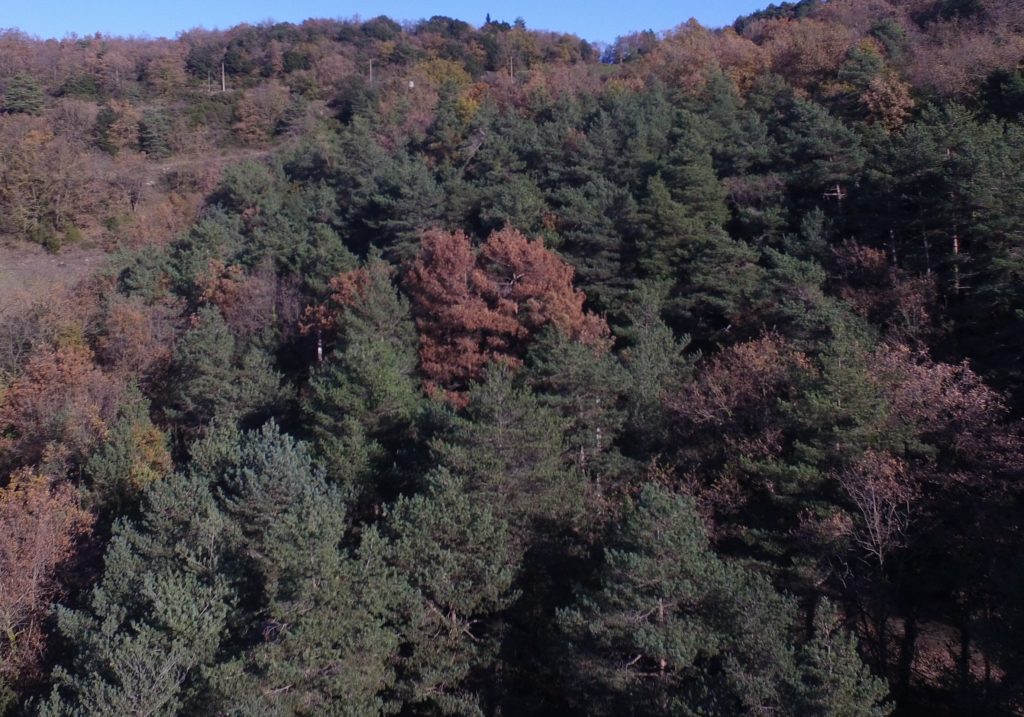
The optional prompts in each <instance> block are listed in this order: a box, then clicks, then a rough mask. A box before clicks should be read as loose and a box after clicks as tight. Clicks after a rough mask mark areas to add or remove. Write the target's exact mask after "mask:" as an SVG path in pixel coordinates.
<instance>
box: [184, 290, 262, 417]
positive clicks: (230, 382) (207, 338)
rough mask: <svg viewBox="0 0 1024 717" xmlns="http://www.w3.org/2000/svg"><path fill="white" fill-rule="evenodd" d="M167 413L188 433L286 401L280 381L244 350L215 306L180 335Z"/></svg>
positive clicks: (255, 353) (254, 352) (256, 353)
mask: <svg viewBox="0 0 1024 717" xmlns="http://www.w3.org/2000/svg"><path fill="white" fill-rule="evenodd" d="M171 375H172V376H173V381H172V385H171V388H170V392H169V393H170V395H169V397H168V402H167V410H168V412H169V413H170V415H171V416H173V417H174V418H175V420H177V421H178V422H179V425H181V426H182V427H183V428H185V429H186V430H192V429H196V428H200V427H202V426H205V425H206V424H208V423H209V422H210V421H211V420H213V419H214V418H220V419H224V420H237V419H241V418H244V417H247V416H250V415H251V414H253V413H256V412H259V411H263V410H267V409H269V408H270V407H271V406H272V405H274V404H275V402H277V401H278V400H279V399H280V397H281V389H280V385H281V377H280V374H278V373H277V372H276V371H275V370H274V368H273V364H272V362H271V361H270V359H269V357H268V356H266V355H265V354H264V353H263V352H262V351H260V350H259V349H258V348H256V347H254V346H249V347H240V346H238V345H237V342H236V340H235V337H234V336H233V335H232V333H231V330H230V329H229V328H228V326H227V324H226V323H225V322H224V318H223V317H222V316H221V313H220V311H218V310H217V308H216V307H211V306H207V307H203V308H202V309H200V310H199V312H198V313H197V314H196V316H195V326H194V327H193V328H191V329H190V330H189V331H187V332H186V333H185V335H184V336H182V337H181V341H180V342H179V343H178V346H177V348H176V350H175V355H174V361H173V364H172V368H171Z"/></svg>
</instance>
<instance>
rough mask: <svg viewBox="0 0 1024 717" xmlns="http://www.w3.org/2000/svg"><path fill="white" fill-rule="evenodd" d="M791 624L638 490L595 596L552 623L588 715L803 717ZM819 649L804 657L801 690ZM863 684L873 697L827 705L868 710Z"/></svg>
mask: <svg viewBox="0 0 1024 717" xmlns="http://www.w3.org/2000/svg"><path fill="white" fill-rule="evenodd" d="M794 614H795V606H794V604H793V603H792V601H790V600H789V599H787V598H785V597H783V596H781V595H779V594H778V593H776V592H775V591H774V589H773V588H772V587H771V585H770V584H769V583H768V582H767V581H766V580H764V578H762V577H761V576H759V575H757V574H756V573H753V572H751V571H748V570H745V569H744V568H742V567H740V566H739V565H736V564H733V563H728V562H724V561H722V560H721V559H720V558H718V557H716V556H715V555H714V554H713V553H712V552H711V550H710V548H709V546H708V541H707V537H706V536H705V534H704V528H703V526H702V525H701V523H700V520H699V519H698V517H697V514H696V512H695V510H694V507H693V504H692V502H691V501H689V500H688V499H686V498H683V497H680V496H673V495H671V494H669V493H667V492H665V491H664V490H663V489H660V488H655V487H651V486H649V487H647V488H645V489H644V491H643V492H642V494H641V495H640V496H639V498H638V500H637V502H636V504H635V505H634V506H632V507H631V508H629V510H628V512H627V515H626V517H625V518H624V520H623V522H622V524H621V526H620V527H619V528H618V529H617V530H616V532H615V534H614V535H613V536H612V538H611V540H610V542H609V545H608V547H607V548H606V550H605V554H604V560H603V562H602V564H601V566H600V568H599V573H598V576H597V581H596V586H595V588H594V589H592V590H588V591H585V592H583V593H582V594H581V595H580V596H579V597H578V598H577V603H576V605H575V606H574V607H572V608H568V609H565V610H562V611H561V612H560V613H559V623H560V625H561V628H562V630H563V632H564V634H565V637H566V640H567V641H568V644H569V646H570V651H571V655H572V659H571V660H569V661H568V662H567V663H566V664H565V668H566V669H567V670H569V671H570V672H571V674H572V678H571V680H572V684H574V685H575V686H576V688H577V689H578V690H580V692H579V693H578V694H577V695H576V696H575V699H576V701H577V704H578V705H579V707H580V709H581V711H585V712H586V713H588V714H638V715H639V714H679V715H716V714H721V715H737V714H757V713H758V711H760V710H763V709H765V708H766V707H770V708H771V709H773V710H774V711H777V712H778V713H780V714H794V715H796V714H809V713H808V712H805V711H803V710H802V709H799V708H798V707H797V705H794V704H792V702H791V701H790V699H789V695H788V692H789V689H790V685H791V684H793V681H794V679H796V675H797V668H796V659H795V657H794V651H793V648H792V647H791V646H790V645H791V637H790V635H791V634H792V629H793V617H794ZM844 647H845V645H844ZM846 649H847V650H848V648H846ZM821 650H822V647H819V646H817V645H815V646H812V647H811V648H810V653H809V654H810V657H809V660H810V661H812V667H811V668H809V669H808V673H809V675H810V677H809V678H808V679H811V678H813V677H816V676H817V675H816V673H815V672H814V668H815V667H816V665H814V663H813V661H814V660H815V659H818V660H820V659H822V657H823V656H822V655H820V652H821ZM825 659H828V658H825ZM839 659H844V660H847V662H845V663H844V664H842V666H841V668H840V669H841V670H842V679H843V680H846V679H849V680H852V681H855V682H857V683H859V682H860V681H863V680H864V676H863V666H862V665H861V664H860V663H859V661H858V660H857V659H856V657H855V655H854V656H853V659H852V660H850V655H849V652H845V653H844V654H843V657H842V658H839ZM837 666H838V665H837V663H836V662H834V661H833V662H832V663H831V664H830V667H837ZM834 679H837V680H838V679H840V678H839V676H838V675H835V676H834ZM867 683H868V685H870V686H871V687H873V688H875V689H870V688H869V689H864V690H863V694H862V693H861V692H860V691H859V690H851V692H852V694H851V695H849V697H848V696H847V695H845V694H844V695H842V696H837V701H838V700H839V699H842V698H847V699H850V700H851V701H853V704H854V705H855V707H856V709H857V710H862V709H864V708H870V707H872V706H873V704H874V703H875V702H876V701H877V700H878V699H879V697H880V695H879V693H878V690H877V687H876V686H875V684H874V683H873V682H871V681H870V679H868V681H867ZM815 713H817V714H836V715H839V714H855V713H863V712H857V711H854V712H844V711H842V710H834V711H818V712H815ZM879 714H882V713H881V712H880V713H879Z"/></svg>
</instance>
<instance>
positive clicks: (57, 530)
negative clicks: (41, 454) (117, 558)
mask: <svg viewBox="0 0 1024 717" xmlns="http://www.w3.org/2000/svg"><path fill="white" fill-rule="evenodd" d="M91 526H92V516H91V515H89V513H87V512H86V511H84V510H82V508H81V507H80V506H79V504H78V495H77V493H76V492H75V490H74V488H72V487H71V486H70V485H68V484H66V483H61V484H55V483H52V482H51V481H50V480H49V479H48V478H45V477H42V476H35V475H32V474H30V473H21V474H17V475H15V476H13V477H12V478H11V481H10V483H9V484H8V486H7V487H6V488H0V682H6V683H8V684H13V685H17V684H19V683H24V682H29V681H32V680H34V679H36V678H38V677H40V676H41V675H39V674H38V669H39V660H40V658H41V656H42V653H43V649H44V647H45V643H46V635H45V632H44V629H43V622H44V619H45V618H46V615H47V613H48V612H49V610H50V605H51V604H52V603H53V602H54V600H56V599H57V598H58V597H59V596H60V595H61V593H62V586H61V580H60V570H61V567H62V565H64V564H66V563H67V561H68V559H69V558H71V557H72V556H73V555H74V552H75V548H76V546H77V545H78V544H79V542H80V541H81V539H82V538H83V537H84V536H85V535H86V534H87V533H88V532H89V530H90V528H91Z"/></svg>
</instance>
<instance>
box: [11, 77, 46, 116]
mask: <svg viewBox="0 0 1024 717" xmlns="http://www.w3.org/2000/svg"><path fill="white" fill-rule="evenodd" d="M3 109H4V111H5V112H10V113H13V114H17V113H24V114H30V115H37V114H39V113H40V112H41V111H42V109H43V90H42V88H41V87H40V86H39V83H38V82H37V81H36V79H35V77H33V76H32V75H30V74H28V73H25V72H19V73H18V74H16V75H14V76H13V77H11V78H9V79H8V80H7V82H5V83H4V104H3Z"/></svg>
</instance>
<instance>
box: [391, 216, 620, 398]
mask: <svg viewBox="0 0 1024 717" xmlns="http://www.w3.org/2000/svg"><path fill="white" fill-rule="evenodd" d="M572 276H573V269H572V267H571V266H569V265H568V264H567V263H566V262H564V261H563V260H561V259H560V258H558V257H557V256H556V255H555V254H553V253H552V252H550V251H549V250H547V249H545V248H544V245H543V244H542V243H541V241H540V240H534V241H530V240H529V239H527V238H526V237H525V236H523V234H521V233H520V232H518V231H516V230H514V229H507V228H506V229H503V230H501V231H497V232H494V233H493V234H491V235H490V237H488V239H487V241H486V242H484V244H483V245H482V246H481V247H480V248H479V250H474V249H473V246H472V244H471V242H470V239H469V237H468V236H467V235H466V234H464V233H463V232H454V233H448V232H443V231H437V230H432V231H429V232H427V233H426V234H424V235H423V240H422V248H421V250H420V253H419V256H417V257H416V259H415V261H413V263H412V266H411V267H410V269H409V271H408V273H407V275H406V279H405V287H406V290H407V291H408V293H409V296H410V299H411V300H412V310H413V316H414V318H415V320H416V327H417V329H418V330H419V333H420V361H421V367H422V370H423V373H424V376H425V377H426V382H427V386H428V388H431V389H434V390H438V389H440V390H445V391H448V392H449V395H450V396H453V397H454V396H456V395H457V394H459V393H460V392H462V391H464V390H465V389H466V388H467V387H468V386H469V384H470V382H472V381H473V380H475V379H478V378H479V377H480V376H481V374H482V372H483V369H484V367H485V366H486V365H487V364H489V363H490V362H492V361H500V362H503V363H506V364H510V365H519V364H520V363H521V362H522V359H523V356H524V354H525V351H526V347H527V346H528V344H529V342H530V339H531V338H532V337H533V336H535V335H536V333H537V332H538V331H539V330H540V329H542V328H543V327H545V326H548V325H553V326H556V327H557V328H558V329H559V330H561V331H562V332H563V333H565V334H566V335H567V336H569V337H571V338H572V339H574V340H577V341H579V342H581V343H584V344H587V345H589V346H593V347H594V348H595V349H597V350H604V349H607V348H608V346H609V330H608V326H607V324H606V323H605V321H604V320H603V319H602V318H601V317H599V316H597V315H595V314H593V313H591V312H588V311H585V310H584V309H583V303H584V301H585V298H586V297H585V296H584V295H583V293H582V292H580V291H577V290H576V289H574V288H573V286H572Z"/></svg>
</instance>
